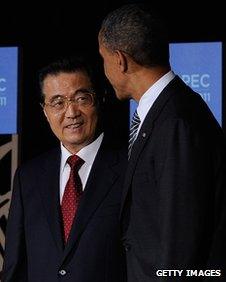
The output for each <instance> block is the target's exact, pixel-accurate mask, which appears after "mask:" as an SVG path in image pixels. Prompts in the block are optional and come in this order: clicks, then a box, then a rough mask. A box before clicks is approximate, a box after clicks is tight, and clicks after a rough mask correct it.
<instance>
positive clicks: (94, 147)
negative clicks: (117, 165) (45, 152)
mask: <svg viewBox="0 0 226 282" xmlns="http://www.w3.org/2000/svg"><path fill="white" fill-rule="evenodd" d="M103 137H104V133H101V134H100V135H99V137H97V138H96V139H95V140H94V141H93V142H92V143H90V144H88V145H87V146H85V147H83V148H82V149H81V150H80V151H78V152H77V153H76V155H77V156H79V157H80V158H82V159H83V160H84V161H85V163H87V164H88V165H89V164H92V163H93V161H94V159H95V157H96V154H97V152H98V150H99V148H100V145H101V143H102V140H103ZM60 148H61V167H60V172H62V171H63V169H64V167H65V165H66V162H67V159H68V157H70V156H71V155H73V154H72V153H71V152H69V151H68V150H67V149H66V148H65V147H64V145H63V144H62V143H60Z"/></svg>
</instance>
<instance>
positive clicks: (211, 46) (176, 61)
mask: <svg viewBox="0 0 226 282" xmlns="http://www.w3.org/2000/svg"><path fill="white" fill-rule="evenodd" d="M170 63H171V66H172V69H173V70H174V72H175V73H176V74H178V75H179V76H180V77H181V78H182V79H183V81H184V82H185V83H186V84H187V85H188V86H190V87H191V88H192V89H193V90H194V91H195V92H197V93H199V94H200V95H201V97H202V98H203V100H204V101H205V102H206V103H207V105H208V106H209V108H210V110H211V111H212V112H213V114H214V116H215V118H216V119H217V121H218V122H219V124H221V123H222V122H221V121H222V43H221V42H200V43H173V44H170Z"/></svg>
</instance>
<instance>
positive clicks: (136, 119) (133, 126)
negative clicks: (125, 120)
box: [128, 110, 140, 158]
mask: <svg viewBox="0 0 226 282" xmlns="http://www.w3.org/2000/svg"><path fill="white" fill-rule="evenodd" d="M139 125H140V118H139V116H138V113H137V110H136V111H135V112H134V115H133V118H132V122H131V125H130V133H129V147H128V157H129V158H130V155H131V150H132V147H133V144H134V141H135V140H136V137H137V130H138V127H139Z"/></svg>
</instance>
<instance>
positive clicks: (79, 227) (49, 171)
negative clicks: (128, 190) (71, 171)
mask: <svg viewBox="0 0 226 282" xmlns="http://www.w3.org/2000/svg"><path fill="white" fill-rule="evenodd" d="M60 158H61V154H60V149H56V150H53V151H51V152H50V153H49V154H47V155H46V157H45V158H43V162H42V168H41V171H42V173H41V175H40V193H41V198H42V200H43V205H44V208H45V211H46V216H47V220H48V223H49V226H50V230H51V233H52V236H53V238H54V241H55V243H56V246H57V247H58V248H59V250H60V251H61V252H62V255H63V260H64V259H66V258H67V256H68V254H69V253H70V252H71V251H72V249H74V248H76V246H77V242H78V240H79V239H80V237H81V235H82V233H83V232H84V230H85V228H86V225H87V224H88V222H89V220H90V219H91V218H92V216H93V214H94V213H95V211H96V209H97V208H98V207H99V205H100V204H101V202H102V201H103V199H104V198H105V197H106V195H107V194H108V192H109V191H110V189H111V188H112V185H113V184H114V182H115V180H116V179H117V177H118V173H117V164H118V155H117V154H115V153H114V152H113V151H112V150H111V149H108V146H107V144H106V142H105V138H104V139H103V142H102V144H101V147H100V149H99V151H98V153H97V156H96V158H95V161H94V163H93V166H92V169H91V172H90V175H89V178H88V181H87V184H86V188H85V190H84V194H83V196H82V199H81V203H80V206H79V209H78V212H77V216H76V219H75V221H74V223H73V226H72V231H71V234H70V236H69V239H68V242H67V244H66V247H65V248H64V245H63V236H62V223H61V211H60V199H59V174H60Z"/></svg>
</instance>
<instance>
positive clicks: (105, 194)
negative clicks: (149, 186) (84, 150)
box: [3, 144, 125, 282]
mask: <svg viewBox="0 0 226 282" xmlns="http://www.w3.org/2000/svg"><path fill="white" fill-rule="evenodd" d="M124 168H125V161H124V159H123V157H122V156H121V155H120V154H119V152H117V151H113V150H111V149H109V148H107V146H106V145H105V144H102V145H101V147H100V150H99V152H98V153H97V156H96V158H95V161H94V164H93V166H92V169H91V172H90V175H89V178H88V181H87V185H86V187H85V191H84V193H83V196H82V199H81V202H80V206H79V209H78V212H77V216H76V220H75V221H74V223H73V226H72V232H71V234H70V237H69V239H68V243H67V245H66V247H65V248H64V246H63V239H62V224H61V216H60V202H59V170H60V150H59V149H57V150H53V151H51V152H49V153H47V154H45V155H42V156H41V157H38V158H36V159H35V160H33V161H31V162H29V163H27V164H26V165H24V166H22V167H21V168H19V169H18V170H17V172H16V176H15V183H14V189H13V195H12V204H11V208H10V213H9V218H8V224H7V234H6V250H5V260H4V269H3V281H4V282H20V281H21V282H26V281H29V282H56V281H70V282H72V281H73V282H77V281H79V282H91V281H92V282H94V281H95V282H104V281H109V282H110V281H111V282H115V281H124V278H125V277H124V275H125V272H124V260H123V255H122V250H121V246H120V245H121V244H120V241H121V240H120V234H119V222H118V218H119V209H120V201H121V188H122V185H121V184H122V179H123V175H124Z"/></svg>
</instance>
